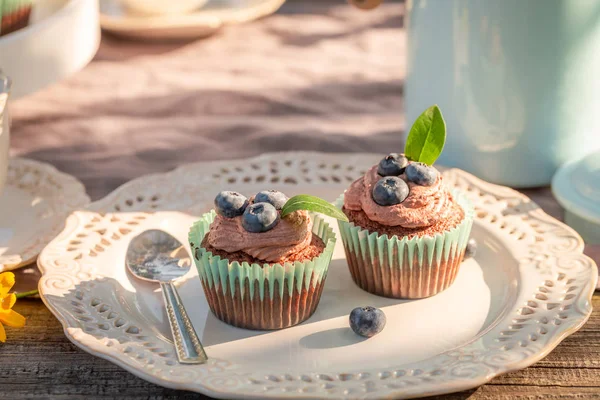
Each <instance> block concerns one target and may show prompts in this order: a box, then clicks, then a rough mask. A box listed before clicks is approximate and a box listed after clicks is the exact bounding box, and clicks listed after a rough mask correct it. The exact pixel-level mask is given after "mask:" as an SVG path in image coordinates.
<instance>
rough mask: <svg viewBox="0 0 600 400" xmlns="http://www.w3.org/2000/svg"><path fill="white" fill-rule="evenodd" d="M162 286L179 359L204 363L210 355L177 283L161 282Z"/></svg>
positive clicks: (186, 361) (182, 361)
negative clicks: (186, 309) (186, 307)
mask: <svg viewBox="0 0 600 400" xmlns="http://www.w3.org/2000/svg"><path fill="white" fill-rule="evenodd" d="M160 287H161V289H162V293H163V298H164V299H165V305H166V306H167V315H168V316H169V325H171V332H172V333H173V341H174V342H175V350H176V353H177V359H178V360H179V362H180V363H181V364H204V363H205V362H206V361H207V360H208V357H207V356H206V352H205V351H204V347H202V343H200V339H199V338H198V335H197V334H196V331H195V330H194V327H193V325H192V321H190V318H189V317H188V315H187V312H186V311H185V308H184V307H183V302H182V301H181V298H180V297H179V294H178V293H177V289H176V288H175V285H173V283H171V282H161V284H160Z"/></svg>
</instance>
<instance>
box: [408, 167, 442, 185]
mask: <svg viewBox="0 0 600 400" xmlns="http://www.w3.org/2000/svg"><path fill="white" fill-rule="evenodd" d="M404 172H405V173H406V179H408V180H409V181H410V182H414V183H416V184H417V185H421V186H431V185H433V184H434V183H435V181H436V180H437V178H438V175H439V172H438V170H437V169H435V168H433V167H430V166H429V165H427V164H423V163H420V162H412V163H410V164H408V166H407V167H406V170H405V171H404Z"/></svg>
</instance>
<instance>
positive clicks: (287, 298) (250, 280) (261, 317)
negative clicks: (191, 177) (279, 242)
mask: <svg viewBox="0 0 600 400" xmlns="http://www.w3.org/2000/svg"><path fill="white" fill-rule="evenodd" d="M215 216H216V213H215V212H214V211H211V212H210V213H207V214H204V215H203V216H202V218H201V219H200V220H199V221H197V222H196V223H195V224H194V225H193V226H192V228H191V230H190V233H189V241H190V245H191V246H192V252H193V253H194V261H195V263H196V267H197V268H198V274H199V277H200V280H201V281H202V286H203V287H204V293H205V295H206V298H207V300H208V304H209V306H210V309H211V311H212V312H213V313H214V314H215V315H216V316H217V317H218V318H219V319H221V320H223V321H225V322H227V323H229V324H231V325H234V326H238V327H241V328H248V329H281V328H286V327H289V326H292V325H296V324H298V323H300V322H302V321H304V320H306V319H308V318H309V317H310V316H311V315H312V314H313V313H314V311H315V310H316V308H317V305H318V303H319V299H320V297H321V292H322V290H323V285H324V283H325V278H326V277H327V270H328V268H329V263H330V261H331V257H332V255H333V249H334V247H335V241H336V239H335V234H334V233H333V230H332V229H331V227H330V226H329V225H328V224H327V223H326V222H325V221H324V220H323V219H321V218H320V217H319V216H318V215H315V216H313V221H314V224H313V233H314V234H316V235H317V236H319V237H320V238H321V239H322V240H323V242H324V243H325V248H324V250H323V252H322V253H321V254H320V255H319V256H317V257H315V258H313V259H312V260H310V261H305V262H299V261H297V262H294V263H285V264H284V265H281V264H264V265H259V264H255V263H254V264H249V263H247V262H241V263H240V262H238V261H231V262H230V261H229V260H227V259H223V258H221V257H220V256H214V255H213V254H212V253H211V252H209V251H207V250H206V249H204V248H202V247H201V243H202V240H203V239H204V236H205V235H206V234H207V233H208V231H209V229H210V224H211V223H212V222H213V220H214V219H215Z"/></svg>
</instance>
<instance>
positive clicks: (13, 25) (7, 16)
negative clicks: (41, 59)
mask: <svg viewBox="0 0 600 400" xmlns="http://www.w3.org/2000/svg"><path fill="white" fill-rule="evenodd" d="M32 4H33V1H32V0H0V36H2V35H6V34H8V33H11V32H14V31H16V30H18V29H21V28H24V27H26V26H27V24H28V23H29V16H30V14H31V6H32Z"/></svg>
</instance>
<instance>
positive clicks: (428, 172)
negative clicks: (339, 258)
mask: <svg viewBox="0 0 600 400" xmlns="http://www.w3.org/2000/svg"><path fill="white" fill-rule="evenodd" d="M445 135H446V132H445V123H444V121H443V118H442V115H441V112H440V111H439V109H438V107H437V106H433V107H431V108H429V109H428V110H426V111H425V112H424V113H423V114H422V115H421V116H420V117H419V119H417V121H416V122H415V124H414V125H413V128H412V129H411V131H410V133H409V137H408V139H407V143H406V148H405V154H395V153H393V154H390V155H388V156H386V157H385V158H383V159H382V160H381V161H380V162H379V164H377V165H375V166H373V167H372V168H370V169H369V170H368V171H367V172H366V174H365V175H364V176H362V177H360V178H359V179H358V180H356V181H355V182H353V183H352V185H351V186H350V188H349V189H348V190H347V191H346V193H345V194H344V195H343V196H342V197H340V199H338V201H337V203H336V205H337V206H338V207H339V208H340V209H341V210H342V211H343V212H344V213H345V214H346V216H347V217H348V219H349V222H343V221H342V222H340V223H339V225H340V232H341V236H342V241H343V243H344V248H345V251H346V258H347V261H348V265H349V268H350V273H351V274H352V278H353V279H354V281H355V282H356V284H357V285H358V286H359V287H361V288H362V289H364V290H366V291H368V292H370V293H373V294H377V295H380V296H385V297H392V298H412V299H415V298H423V297H429V296H432V295H435V294H437V293H439V292H441V291H443V290H445V289H446V288H448V287H449V286H450V285H451V284H452V283H453V282H454V279H455V278H456V275H457V273H458V269H459V267H460V264H461V262H462V260H463V257H464V252H465V249H466V247H467V242H468V240H469V234H470V231H471V226H472V223H473V208H472V206H471V204H470V203H469V201H468V200H467V199H466V197H465V196H464V195H462V194H461V193H459V192H457V191H455V190H451V189H450V188H448V187H447V186H446V184H445V182H444V177H443V176H442V175H441V174H440V173H439V171H438V170H437V169H436V168H435V167H433V163H434V162H435V160H436V159H437V157H438V156H439V154H440V153H441V151H442V148H443V146H444V142H445Z"/></svg>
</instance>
